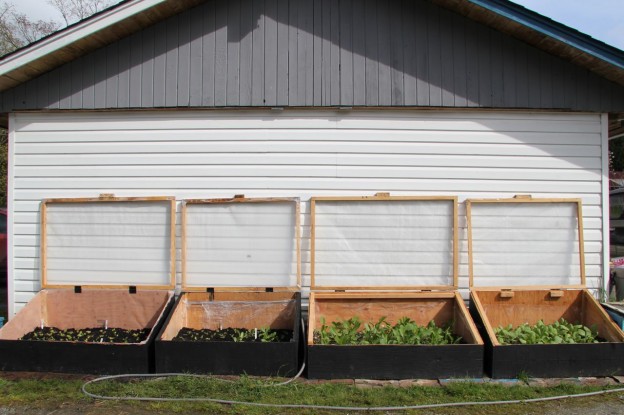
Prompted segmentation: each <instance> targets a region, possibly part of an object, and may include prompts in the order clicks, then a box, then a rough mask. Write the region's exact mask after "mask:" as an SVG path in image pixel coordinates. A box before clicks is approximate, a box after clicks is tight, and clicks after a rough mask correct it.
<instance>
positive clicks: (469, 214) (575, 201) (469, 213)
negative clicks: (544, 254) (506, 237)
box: [466, 196, 586, 291]
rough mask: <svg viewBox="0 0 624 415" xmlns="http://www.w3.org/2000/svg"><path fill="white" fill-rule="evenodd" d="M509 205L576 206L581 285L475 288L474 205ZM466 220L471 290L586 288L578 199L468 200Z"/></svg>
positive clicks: (581, 208) (581, 205) (580, 201)
mask: <svg viewBox="0 0 624 415" xmlns="http://www.w3.org/2000/svg"><path fill="white" fill-rule="evenodd" d="M485 203H489V204H496V203H499V204H503V203H505V204H509V203H534V204H539V203H541V204H551V203H570V204H574V205H576V216H577V227H578V239H579V264H580V265H579V266H580V276H581V281H580V284H563V285H554V286H553V285H530V286H513V287H502V286H493V287H474V268H473V263H474V261H473V247H472V205H473V204H485ZM466 219H467V228H468V274H469V286H470V288H471V289H473V288H478V289H479V290H482V291H488V290H489V291H498V290H501V289H502V288H512V289H514V290H534V289H536V288H548V289H556V288H585V286H586V283H585V250H584V239H583V201H582V200H581V199H578V198H569V199H565V198H536V199H534V198H532V197H530V196H516V197H514V198H507V199H467V200H466Z"/></svg>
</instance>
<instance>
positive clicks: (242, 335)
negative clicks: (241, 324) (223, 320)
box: [232, 329, 253, 342]
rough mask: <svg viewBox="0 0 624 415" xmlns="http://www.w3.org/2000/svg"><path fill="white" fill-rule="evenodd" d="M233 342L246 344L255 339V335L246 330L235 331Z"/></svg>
mask: <svg viewBox="0 0 624 415" xmlns="http://www.w3.org/2000/svg"><path fill="white" fill-rule="evenodd" d="M233 331H234V333H233V335H232V340H233V341H235V342H244V341H247V340H248V339H251V338H253V334H252V332H251V331H250V330H245V329H233Z"/></svg>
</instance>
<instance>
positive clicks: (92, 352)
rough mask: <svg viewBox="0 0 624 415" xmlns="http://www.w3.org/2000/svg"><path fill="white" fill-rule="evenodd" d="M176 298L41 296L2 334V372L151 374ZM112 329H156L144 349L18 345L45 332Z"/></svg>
mask: <svg viewBox="0 0 624 415" xmlns="http://www.w3.org/2000/svg"><path fill="white" fill-rule="evenodd" d="M173 304H174V297H173V293H172V292H167V291H138V292H137V293H135V294H130V293H128V291H127V290H96V291H83V292H82V293H74V292H73V291H71V290H64V289H50V290H43V291H41V292H39V293H38V294H37V295H36V296H35V297H34V298H33V300H31V301H30V302H29V303H28V304H27V305H26V306H25V307H24V308H23V309H22V310H21V311H20V312H19V313H18V314H17V315H16V316H15V317H14V318H13V319H11V320H10V321H9V322H8V323H7V324H6V325H5V326H4V327H3V328H2V329H0V370H6V371H43V372H62V373H85V374H122V373H151V372H153V370H154V363H153V360H154V359H153V358H154V349H153V347H154V345H153V342H154V340H155V337H156V335H157V333H158V332H159V331H160V329H161V328H162V325H163V323H164V320H165V317H166V316H167V315H168V313H169V311H170V310H171V308H172V307H173ZM105 320H108V326H109V327H116V328H123V329H128V330H135V329H144V328H151V329H152V330H151V331H150V334H149V336H148V338H147V339H146V340H145V341H143V342H141V343H132V344H119V343H80V342H43V341H25V340H19V339H20V338H21V337H22V336H23V335H25V334H26V333H28V332H30V331H32V330H34V329H35V328H36V327H39V326H41V322H42V321H43V322H44V324H45V325H46V326H53V327H58V328H60V329H63V330H65V329H70V328H78V329H80V328H90V327H101V326H102V325H103V324H104V321H105Z"/></svg>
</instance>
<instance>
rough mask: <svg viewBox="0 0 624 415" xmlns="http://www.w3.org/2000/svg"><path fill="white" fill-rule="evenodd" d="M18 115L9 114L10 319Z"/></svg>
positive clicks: (8, 252)
mask: <svg viewBox="0 0 624 415" xmlns="http://www.w3.org/2000/svg"><path fill="white" fill-rule="evenodd" d="M15 118H16V115H15V114H14V113H10V114H9V130H8V133H9V137H8V139H9V166H8V167H9V169H8V174H7V176H8V177H7V180H8V181H7V212H8V218H7V225H8V228H7V237H8V241H7V294H8V295H7V297H8V298H7V300H8V315H7V317H8V318H9V319H10V318H11V317H13V315H14V313H15V281H14V272H13V269H14V268H13V262H14V260H13V253H14V244H15V237H14V232H13V230H14V226H13V221H14V220H13V219H14V218H15V216H14V210H15V203H14V202H13V200H14V198H13V194H14V185H15V180H14V178H13V176H14V175H13V172H14V171H15V156H14V154H15V125H16V124H17V123H16V122H15Z"/></svg>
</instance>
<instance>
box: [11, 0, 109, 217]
mask: <svg viewBox="0 0 624 415" xmlns="http://www.w3.org/2000/svg"><path fill="white" fill-rule="evenodd" d="M117 2H119V0H48V3H49V4H50V5H52V6H54V8H56V10H58V12H59V13H60V14H61V16H62V18H63V20H64V24H65V25H70V24H72V23H75V22H77V21H79V20H82V19H84V18H87V17H89V16H91V15H92V14H94V13H97V12H99V11H101V10H103V9H104V8H106V7H109V6H111V5H113V4H115V3H117ZM60 27H61V23H60V22H58V21H55V20H32V19H30V18H29V17H28V16H26V15H25V14H23V13H19V12H17V11H16V9H15V6H14V5H13V3H11V2H9V1H7V0H0V56H1V55H6V54H7V53H10V52H12V51H14V50H16V49H19V48H21V47H23V46H26V45H28V44H29V43H32V42H35V41H36V40H38V39H40V38H42V37H44V36H47V35H49V34H50V33H53V32H54V31H56V30H58V29H59V28H60ZM8 147H9V146H8V137H7V132H6V130H4V129H0V206H6V204H7V170H8Z"/></svg>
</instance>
